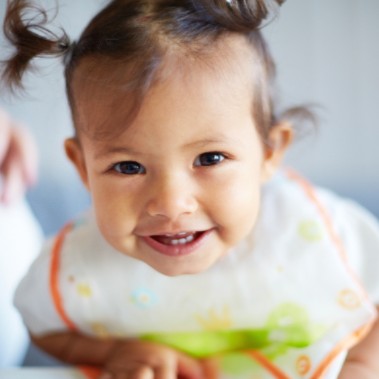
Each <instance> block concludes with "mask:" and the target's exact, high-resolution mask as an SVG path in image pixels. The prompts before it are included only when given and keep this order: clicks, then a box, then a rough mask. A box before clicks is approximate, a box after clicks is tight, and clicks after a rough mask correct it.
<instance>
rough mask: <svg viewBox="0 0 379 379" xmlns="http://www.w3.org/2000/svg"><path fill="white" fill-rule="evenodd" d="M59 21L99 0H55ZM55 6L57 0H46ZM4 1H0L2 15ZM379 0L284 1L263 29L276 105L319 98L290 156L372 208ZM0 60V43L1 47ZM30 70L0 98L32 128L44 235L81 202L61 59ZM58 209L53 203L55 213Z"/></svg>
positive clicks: (33, 196) (79, 20) (376, 178)
mask: <svg viewBox="0 0 379 379" xmlns="http://www.w3.org/2000/svg"><path fill="white" fill-rule="evenodd" d="M58 2H59V4H60V6H61V9H60V11H59V15H58V19H57V20H58V21H59V22H60V24H61V25H62V26H63V27H64V28H65V29H67V31H68V33H69V35H71V36H72V37H75V36H77V35H78V33H79V32H80V30H81V29H82V27H83V26H84V25H85V23H86V22H87V21H88V19H89V17H90V16H91V15H92V14H93V13H94V12H95V11H96V10H97V9H98V8H99V6H100V5H101V4H104V3H105V2H104V1H103V0H91V1H89V0H77V1H74V0H59V1H58ZM43 3H44V4H46V5H48V6H50V7H54V5H55V0H44V1H43ZM5 4H6V1H5V0H0V18H2V17H3V15H4V9H5ZM378 16H379V1H378V0H360V1H357V0H332V1H331V0H288V1H287V2H286V3H285V4H284V5H283V7H282V10H281V13H280V15H279V17H278V18H277V19H276V20H275V21H273V22H272V23H271V24H270V25H269V26H268V27H267V28H266V29H265V35H266V36H267V38H268V41H269V43H270V46H271V49H272V51H273V54H274V57H275V58H276V60H277V67H278V83H279V88H280V94H281V101H282V106H283V107H285V106H286V105H292V104H298V103H301V104H302V103H316V104H319V105H320V106H321V108H320V111H319V115H320V120H321V122H320V127H319V129H318V131H317V132H315V133H313V134H311V135H310V136H308V137H306V138H304V139H302V140H301V141H299V142H297V143H296V144H295V146H294V148H293V149H292V151H291V153H290V154H289V156H288V163H290V164H291V165H293V166H295V168H297V169H298V170H299V171H300V172H302V173H303V174H305V175H307V176H308V177H309V178H310V179H311V180H313V181H315V182H317V183H319V184H322V185H326V186H328V187H330V188H332V189H335V190H336V191H338V192H340V193H342V194H344V195H348V196H350V197H353V198H355V199H357V200H358V201H360V202H361V203H362V204H364V205H366V206H367V207H368V208H370V209H371V210H372V211H373V212H375V213H376V214H377V215H379V201H378V199H379V174H378V163H379V145H378V141H379V121H378V109H379V43H378V40H379V22H378ZM0 51H1V53H0V54H1V58H3V56H4V54H5V50H4V48H3V47H1V50H0ZM43 66H44V68H43V69H42V70H41V71H40V74H39V75H29V76H28V79H27V82H26V86H27V90H28V92H27V95H25V96H23V97H21V98H8V97H7V95H6V94H5V93H4V90H3V89H1V93H0V104H2V105H3V106H4V107H5V108H6V109H8V110H9V111H10V112H11V113H12V114H13V116H14V117H16V118H17V119H19V120H22V121H23V122H24V123H26V124H27V125H28V126H29V127H30V128H31V130H32V132H33V134H34V135H35V136H36V138H37V141H38V145H39V149H40V155H41V164H40V173H41V174H40V181H39V184H38V186H37V187H36V188H35V189H33V191H31V193H30V194H29V199H30V202H31V204H32V206H33V208H34V209H35V212H36V213H37V216H38V217H39V219H40V220H41V222H42V224H43V226H44V229H45V232H46V233H48V234H50V233H52V232H54V231H55V230H56V229H57V228H58V227H60V226H61V225H62V224H63V223H64V222H65V221H66V220H67V218H69V217H71V216H72V214H73V213H76V212H77V211H78V210H80V209H81V208H83V207H84V206H85V205H86V204H87V203H88V199H87V197H86V193H85V191H84V190H83V189H82V187H81V185H80V183H79V180H78V178H77V176H76V173H75V172H74V170H73V168H72V167H71V165H70V164H69V163H68V161H67V160H66V158H65V157H64V153H63V144H62V141H63V139H64V138H65V137H67V136H69V135H70V134H71V131H72V128H71V120H70V116H69V113H68V109H67V104H66V100H65V95H64V89H63V88H64V87H63V76H62V66H61V65H60V63H59V62H58V61H54V60H50V59H48V60H45V61H44V62H43ZM58 210H59V211H58Z"/></svg>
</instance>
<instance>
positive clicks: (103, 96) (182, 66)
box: [72, 36, 255, 130]
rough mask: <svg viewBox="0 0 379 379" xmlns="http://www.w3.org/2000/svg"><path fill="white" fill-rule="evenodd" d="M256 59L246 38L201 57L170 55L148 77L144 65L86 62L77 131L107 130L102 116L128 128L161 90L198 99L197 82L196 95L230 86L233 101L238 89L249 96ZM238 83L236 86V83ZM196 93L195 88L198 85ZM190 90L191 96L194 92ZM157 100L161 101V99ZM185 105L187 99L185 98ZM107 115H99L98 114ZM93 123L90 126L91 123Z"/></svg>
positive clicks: (77, 78) (77, 76)
mask: <svg viewBox="0 0 379 379" xmlns="http://www.w3.org/2000/svg"><path fill="white" fill-rule="evenodd" d="M254 61H255V59H254V54H253V53H252V51H251V47H250V46H249V44H248V42H247V41H246V39H245V38H242V37H241V36H230V37H229V38H225V39H224V40H223V43H218V45H217V46H214V47H213V48H212V49H210V50H209V51H204V53H203V54H200V53H198V54H197V55H194V54H190V53H189V52H186V51H176V50H175V49H172V51H167V52H166V53H165V55H164V57H163V58H162V59H161V62H160V64H159V65H157V66H156V67H155V70H152V72H150V74H149V75H148V74H147V71H146V70H147V68H144V67H143V64H144V62H133V61H131V62H128V61H122V60H118V61H116V60H112V59H109V58H107V57H100V56H91V57H88V58H86V59H83V60H82V62H81V63H80V64H79V66H78V67H77V68H76V70H75V73H74V76H73V83H72V88H73V95H74V104H75V108H76V109H75V112H74V118H75V122H76V124H77V126H78V127H80V128H85V129H89V128H91V127H93V126H94V125H97V129H99V130H100V129H107V128H106V125H105V124H106V123H107V122H109V119H108V120H104V121H101V118H102V117H106V118H109V117H110V116H111V117H112V118H116V117H117V118H119V119H123V120H124V121H123V122H121V123H120V122H117V124H118V125H120V124H125V123H127V121H128V120H131V119H132V118H133V117H135V116H136V114H137V113H138V109H139V108H140V106H141V105H142V103H143V102H144V101H145V99H146V98H147V97H149V95H150V94H151V93H152V92H154V90H155V88H157V87H158V86H159V87H160V88H162V87H164V85H165V84H169V85H171V84H172V83H174V82H175V83H176V84H177V85H178V86H183V87H188V89H189V91H188V93H187V94H185V93H184V94H183V95H184V96H186V95H188V96H198V95H199V92H198V93H196V91H193V88H194V86H193V85H192V84H193V83H194V82H196V83H198V84H197V85H198V87H197V90H198V91H200V90H204V87H206V86H207V85H208V87H211V88H207V90H214V91H215V96H217V86H218V85H220V84H225V85H229V86H230V98H231V101H233V98H234V97H236V96H237V95H238V94H236V93H233V92H236V90H238V91H240V90H241V88H243V89H244V94H245V96H246V95H249V93H250V96H249V97H251V96H252V95H253V94H252V88H254V85H253V77H254V66H255V65H254ZM237 82H238V83H237ZM195 89H196V86H195ZM190 90H192V93H190V92H191V91H190ZM158 100H159V99H158ZM183 101H185V98H183ZM100 108H101V109H102V111H103V112H104V111H105V110H108V111H109V113H108V112H107V113H108V115H107V116H105V115H102V114H97V113H98V112H97V110H98V109H100ZM91 120H92V121H91Z"/></svg>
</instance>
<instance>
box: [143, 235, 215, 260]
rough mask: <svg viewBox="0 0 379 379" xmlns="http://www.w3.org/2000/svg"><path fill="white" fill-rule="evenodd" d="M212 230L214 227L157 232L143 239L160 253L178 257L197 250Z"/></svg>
mask: <svg viewBox="0 0 379 379" xmlns="http://www.w3.org/2000/svg"><path fill="white" fill-rule="evenodd" d="M212 230H213V229H209V230H205V231H198V232H181V233H176V234H157V235H151V236H147V237H143V240H144V241H145V243H147V244H148V245H149V246H150V247H151V248H153V249H154V250H155V251H156V252H158V253H161V254H164V255H168V256H171V257H178V256H182V255H188V254H191V253H194V252H195V251H197V249H198V248H199V247H200V246H202V244H203V243H204V242H205V240H206V239H207V237H208V236H209V234H210V233H211V232H212Z"/></svg>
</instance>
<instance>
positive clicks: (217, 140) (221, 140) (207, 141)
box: [183, 136, 233, 149]
mask: <svg viewBox="0 0 379 379" xmlns="http://www.w3.org/2000/svg"><path fill="white" fill-rule="evenodd" d="M232 141H233V140H231V139H230V137H229V138H227V137H226V136H218V137H212V138H202V139H199V140H196V141H192V142H189V143H186V144H185V145H184V146H183V147H184V148H186V149H187V148H194V147H203V146H207V145H212V144H225V143H227V142H232Z"/></svg>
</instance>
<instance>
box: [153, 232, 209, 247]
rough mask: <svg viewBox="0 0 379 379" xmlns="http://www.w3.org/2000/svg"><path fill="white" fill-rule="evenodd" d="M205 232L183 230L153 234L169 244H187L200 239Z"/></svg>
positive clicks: (161, 241) (165, 243) (156, 239)
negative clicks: (176, 232) (174, 232)
mask: <svg viewBox="0 0 379 379" xmlns="http://www.w3.org/2000/svg"><path fill="white" fill-rule="evenodd" d="M202 233H204V232H182V233H178V234H163V235H156V236H151V238H152V239H154V240H155V241H157V242H159V243H161V244H163V245H168V246H177V245H187V244H189V243H191V242H193V241H195V240H196V239H198V238H199V237H200V236H201V234H202Z"/></svg>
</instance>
